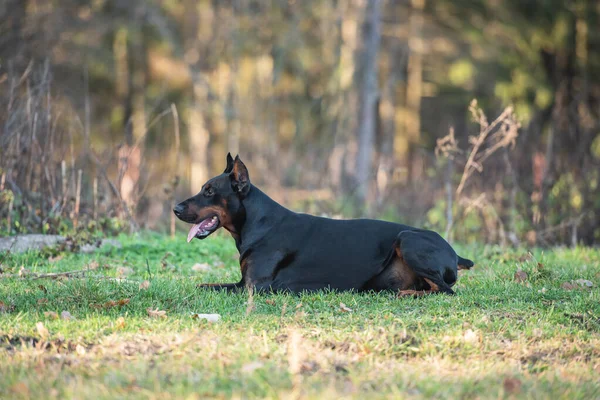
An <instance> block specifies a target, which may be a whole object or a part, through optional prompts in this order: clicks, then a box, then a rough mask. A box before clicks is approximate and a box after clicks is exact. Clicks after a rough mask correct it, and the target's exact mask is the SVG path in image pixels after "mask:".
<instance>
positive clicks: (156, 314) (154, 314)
mask: <svg viewBox="0 0 600 400" xmlns="http://www.w3.org/2000/svg"><path fill="white" fill-rule="evenodd" d="M146 312H147V313H148V316H149V317H150V318H167V312H166V311H162V310H159V309H158V308H157V309H156V310H153V309H152V308H147V309H146Z"/></svg>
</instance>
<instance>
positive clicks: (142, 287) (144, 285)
mask: <svg viewBox="0 0 600 400" xmlns="http://www.w3.org/2000/svg"><path fill="white" fill-rule="evenodd" d="M149 287H150V281H144V282H142V283H140V290H148V288H149Z"/></svg>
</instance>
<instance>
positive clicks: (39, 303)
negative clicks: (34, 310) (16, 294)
mask: <svg viewBox="0 0 600 400" xmlns="http://www.w3.org/2000/svg"><path fill="white" fill-rule="evenodd" d="M37 303H38V306H42V305H44V304H48V299H47V298H45V297H42V298H41V299H38V301H37Z"/></svg>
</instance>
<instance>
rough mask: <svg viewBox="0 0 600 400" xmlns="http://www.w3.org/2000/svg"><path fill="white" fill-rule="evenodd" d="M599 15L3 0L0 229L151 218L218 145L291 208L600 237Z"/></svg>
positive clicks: (517, 239)
mask: <svg viewBox="0 0 600 400" xmlns="http://www.w3.org/2000/svg"><path fill="white" fill-rule="evenodd" d="M599 27H600V2H597V1H595V0H571V1H567V0H565V1H560V0H506V1H498V0H451V1H450V0H437V1H433V0H385V1H383V0H347V1H344V0H270V1H258V0H213V1H209V0H90V1H84V0H1V1H0V235H7V234H8V235H11V234H12V235H14V234H17V233H21V232H36V231H37V232H63V231H67V230H69V229H73V228H77V229H114V230H119V229H139V228H150V229H157V230H161V231H169V229H170V227H171V226H174V225H171V224H174V221H171V222H170V219H171V208H172V205H173V203H174V201H175V200H176V199H177V200H181V199H184V198H187V197H188V196H189V195H191V194H192V193H193V192H195V191H198V190H199V188H200V187H201V185H202V183H203V182H204V181H205V180H206V179H207V178H209V177H211V176H213V175H215V174H218V173H221V172H222V170H223V168H224V167H225V155H226V154H227V152H228V151H230V152H232V153H233V154H234V155H235V154H236V153H239V154H240V156H241V158H242V160H244V162H245V163H246V165H247V166H248V167H249V170H250V178H251V180H252V181H253V183H255V184H256V185H258V186H260V187H262V188H263V189H264V190H265V191H266V192H267V193H268V194H270V195H272V197H274V198H275V199H276V200H278V201H280V202H282V203H284V204H286V205H287V206H289V207H292V208H294V209H299V210H306V211H309V212H312V213H317V214H325V215H330V216H341V215H343V216H359V215H360V216H364V215H369V216H374V217H379V218H385V219H389V220H395V221H402V222H403V223H407V224H414V225H419V226H427V227H430V228H434V229H436V230H438V231H440V232H442V233H445V235H446V236H447V237H449V238H452V239H454V240H460V241H478V242H494V243H502V244H509V245H517V244H519V243H528V244H531V245H533V244H537V245H552V244H559V243H565V244H569V245H576V244H581V243H583V244H593V243H598V242H599V241H600V191H599V190H598V183H599V180H600V28H599ZM473 99H477V102H472V101H473ZM485 115H487V118H486V117H485Z"/></svg>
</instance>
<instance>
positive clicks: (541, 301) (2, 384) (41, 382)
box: [0, 233, 600, 399]
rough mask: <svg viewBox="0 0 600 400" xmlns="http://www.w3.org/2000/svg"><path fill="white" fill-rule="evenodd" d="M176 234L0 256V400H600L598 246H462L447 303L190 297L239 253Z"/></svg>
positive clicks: (224, 273)
mask: <svg viewBox="0 0 600 400" xmlns="http://www.w3.org/2000/svg"><path fill="white" fill-rule="evenodd" d="M184 236H185V235H184V234H179V235H178V237H177V238H175V239H170V238H167V237H164V236H160V235H157V234H149V233H144V234H141V235H138V236H135V237H121V238H119V240H120V241H121V242H122V244H123V247H122V248H121V249H116V248H104V249H102V250H100V251H99V252H97V253H95V254H86V255H83V254H66V255H64V256H62V257H61V256H59V257H54V258H52V257H51V258H45V257H44V256H43V255H42V254H40V253H35V252H30V253H26V254H22V255H8V256H4V255H0V263H1V265H0V268H2V270H3V272H4V275H0V398H61V399H63V398H78V399H84V398H91V399H98V398H122V397H128V398H160V399H170V398H199V399H200V398H211V397H217V398H231V397H234V398H257V397H258V398H307V399H312V398H315V399H316V398H332V399H338V398H357V399H358V398H417V399H418V398H430V397H436V398H493V399H497V398H499V397H500V398H502V397H507V398H511V397H515V398H521V397H522V398H553V399H556V398H565V399H566V398H568V399H578V398H580V399H593V398H600V380H599V379H598V376H600V293H599V290H598V286H599V284H600V250H598V249H595V250H594V249H587V248H577V249H564V248H560V249H553V250H545V251H542V250H533V251H532V254H529V253H528V250H526V249H512V250H503V249H500V248H497V247H493V246H472V247H463V248H461V253H462V255H463V256H465V257H468V258H471V259H473V260H475V261H476V262H477V265H476V267H475V268H474V269H473V270H471V271H461V275H460V278H459V283H458V284H457V286H456V291H457V295H456V296H446V295H432V296H427V297H424V298H418V299H414V298H402V299H397V298H395V296H394V295H393V293H381V294H353V293H341V294H339V293H317V294H306V295H301V296H294V295H254V296H251V295H249V294H248V293H241V294H226V293H217V292H213V291H207V290H201V289H198V288H196V285H197V284H199V283H203V282H235V281H237V280H238V279H239V267H238V264H237V252H236V250H235V247H234V245H233V243H232V240H231V239H230V238H228V237H226V236H225V235H213V236H212V237H210V238H208V239H206V240H204V241H198V240H194V241H193V242H192V243H191V244H187V243H186V242H185V237H184ZM21 267H23V268H24V269H22V268H21ZM88 267H90V268H92V270H91V271H89V272H88V273H87V274H85V275H82V276H76V277H70V278H68V277H67V278H65V277H63V278H61V279H48V278H44V279H34V278H35V276H36V274H42V273H48V272H61V271H69V270H81V269H84V268H88ZM9 274H10V275H13V276H12V277H7V275H9ZM19 274H20V275H21V276H19ZM109 278H121V279H109ZM590 285H592V286H591V287H590ZM197 313H203V314H219V315H220V316H221V319H220V320H219V321H217V322H207V321H206V320H204V319H202V318H197V316H196V315H195V314H197ZM61 314H62V315H61Z"/></svg>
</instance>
